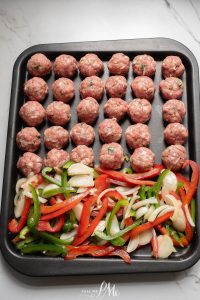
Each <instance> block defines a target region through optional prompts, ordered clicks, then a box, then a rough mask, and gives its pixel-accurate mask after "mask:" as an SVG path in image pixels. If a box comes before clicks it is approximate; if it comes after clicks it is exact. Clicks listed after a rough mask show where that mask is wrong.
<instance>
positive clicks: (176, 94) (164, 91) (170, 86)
mask: <svg viewBox="0 0 200 300" xmlns="http://www.w3.org/2000/svg"><path fill="white" fill-rule="evenodd" d="M159 87H160V92H161V95H162V97H163V98H164V99H167V100H168V99H180V98H181V97H182V95H183V82H182V80H181V79H179V78H176V77H167V78H166V79H165V80H162V81H161V82H160V86H159Z"/></svg>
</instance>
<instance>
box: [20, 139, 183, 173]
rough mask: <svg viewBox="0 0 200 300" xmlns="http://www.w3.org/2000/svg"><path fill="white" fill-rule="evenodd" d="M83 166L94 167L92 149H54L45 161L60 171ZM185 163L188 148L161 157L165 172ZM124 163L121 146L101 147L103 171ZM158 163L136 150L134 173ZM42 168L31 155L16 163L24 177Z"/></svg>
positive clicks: (177, 147)
mask: <svg viewBox="0 0 200 300" xmlns="http://www.w3.org/2000/svg"><path fill="white" fill-rule="evenodd" d="M70 159H71V160H72V161H74V162H82V163H84V164H86V165H88V166H93V165H94V152H93V150H92V148H89V147H87V146H85V145H79V146H77V147H76V148H74V149H73V150H72V151H71V153H70V154H69V153H68V152H67V151H64V150H62V149H61V150H58V149H52V150H50V151H49V152H48V153H47V157H46V158H45V159H44V166H47V167H54V168H56V167H61V166H62V165H63V164H64V163H65V162H66V161H68V160H70ZM185 160H186V151H185V148H184V147H183V146H181V145H172V146H169V147H168V148H166V149H165V150H164V151H163V153H162V162H163V164H164V165H165V167H166V168H169V169H171V170H172V171H178V170H179V169H181V167H182V166H183V164H184V162H185ZM123 162H124V153H123V149H122V147H121V145H120V144H117V143H109V144H104V145H103V146H102V147H101V150H100V154H99V163H100V166H101V167H102V168H107V169H112V170H117V169H121V167H122V165H123ZM154 163H155V154H154V153H153V152H152V151H151V150H150V149H149V148H146V147H139V148H137V149H135V151H134V152H133V154H132V155H131V157H130V165H131V167H132V169H133V170H134V171H135V172H137V173H139V172H146V171H149V170H150V169H151V168H152V167H153V165H154ZM42 166H43V161H42V159H41V157H40V156H38V155H36V154H35V153H32V152H25V153H24V154H23V155H22V156H21V157H20V158H19V160H18V162H17V168H18V169H19V170H20V171H21V172H22V173H23V174H24V175H25V176H28V175H29V174H30V173H34V174H38V173H39V172H40V171H41V169H42Z"/></svg>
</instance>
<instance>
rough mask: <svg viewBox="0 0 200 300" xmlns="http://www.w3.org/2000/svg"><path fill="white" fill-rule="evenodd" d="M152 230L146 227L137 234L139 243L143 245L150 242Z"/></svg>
mask: <svg viewBox="0 0 200 300" xmlns="http://www.w3.org/2000/svg"><path fill="white" fill-rule="evenodd" d="M152 236H153V234H152V230H151V229H148V230H145V231H144V232H142V233H140V234H139V235H138V237H139V245H140V246H144V245H147V244H149V243H150V242H151V239H152Z"/></svg>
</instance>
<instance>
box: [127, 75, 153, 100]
mask: <svg viewBox="0 0 200 300" xmlns="http://www.w3.org/2000/svg"><path fill="white" fill-rule="evenodd" d="M131 88H132V91H133V93H134V95H135V96H136V97H137V98H144V99H147V100H151V99H152V98H153V96H154V92H155V84H154V83H153V80H152V79H151V78H149V77H147V76H138V77H136V78H135V79H134V80H133V81H132V83H131Z"/></svg>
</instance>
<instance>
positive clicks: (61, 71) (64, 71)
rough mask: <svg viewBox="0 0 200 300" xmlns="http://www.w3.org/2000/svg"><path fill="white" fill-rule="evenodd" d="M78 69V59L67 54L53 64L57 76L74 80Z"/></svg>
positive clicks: (57, 58) (60, 56) (59, 57)
mask: <svg viewBox="0 0 200 300" xmlns="http://www.w3.org/2000/svg"><path fill="white" fill-rule="evenodd" d="M77 69H78V63H77V61H76V59H75V58H74V57H73V56H71V55H67V54H61V55H59V56H58V57H56V59H55V62H54V64H53V70H54V72H55V73H56V75H58V76H60V77H69V78H72V77H74V75H75V74H76V72H77Z"/></svg>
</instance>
